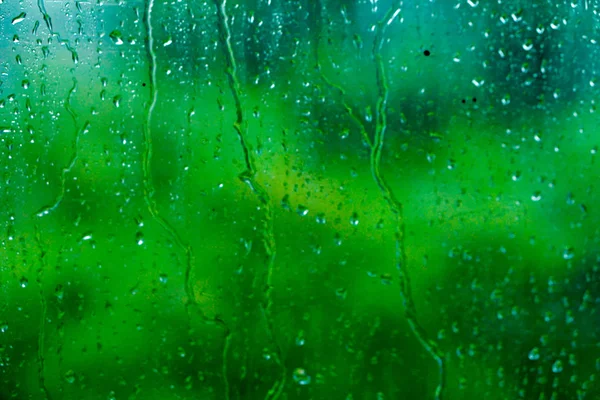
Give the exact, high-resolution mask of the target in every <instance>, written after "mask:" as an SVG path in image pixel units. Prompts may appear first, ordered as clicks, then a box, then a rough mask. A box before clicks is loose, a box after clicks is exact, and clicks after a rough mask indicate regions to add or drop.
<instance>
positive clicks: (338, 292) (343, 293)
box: [335, 288, 348, 300]
mask: <svg viewBox="0 0 600 400" xmlns="http://www.w3.org/2000/svg"><path fill="white" fill-rule="evenodd" d="M347 293H348V292H347V291H346V289H344V288H338V289H336V290H335V295H336V296H337V297H338V298H340V299H342V300H344V299H345V298H346V294H347Z"/></svg>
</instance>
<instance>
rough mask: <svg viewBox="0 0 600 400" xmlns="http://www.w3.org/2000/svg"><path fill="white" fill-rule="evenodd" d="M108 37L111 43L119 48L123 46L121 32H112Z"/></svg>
mask: <svg viewBox="0 0 600 400" xmlns="http://www.w3.org/2000/svg"><path fill="white" fill-rule="evenodd" d="M108 36H109V37H110V38H111V39H112V41H113V42H114V43H115V44H116V45H117V46H120V45H122V44H123V35H122V34H121V31H118V30H114V31H112V32H111V33H110V34H109V35H108Z"/></svg>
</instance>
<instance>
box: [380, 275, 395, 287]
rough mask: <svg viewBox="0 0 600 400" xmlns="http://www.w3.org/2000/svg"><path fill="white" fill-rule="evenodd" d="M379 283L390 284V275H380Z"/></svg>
mask: <svg viewBox="0 0 600 400" xmlns="http://www.w3.org/2000/svg"><path fill="white" fill-rule="evenodd" d="M381 283H383V284H384V285H391V284H392V275H390V274H382V275H381Z"/></svg>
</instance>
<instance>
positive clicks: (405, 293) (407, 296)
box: [370, 1, 446, 400]
mask: <svg viewBox="0 0 600 400" xmlns="http://www.w3.org/2000/svg"><path fill="white" fill-rule="evenodd" d="M399 13H400V2H399V1H396V2H395V4H393V5H392V7H391V8H390V10H388V12H387V13H386V15H385V16H384V18H383V19H382V20H381V21H379V22H378V24H377V28H376V29H377V30H376V34H375V40H374V42H373V58H374V61H375V69H376V72H375V73H376V80H377V89H378V92H379V93H378V99H377V108H376V115H377V120H376V127H375V137H374V140H373V146H372V147H371V158H370V162H371V172H372V174H373V179H374V180H375V183H376V184H377V186H378V187H379V190H380V191H381V194H382V195H383V197H384V199H385V201H386V202H387V203H388V205H389V207H390V210H391V211H392V213H393V214H394V218H395V219H396V223H395V234H394V236H395V242H396V254H395V259H396V266H397V268H398V273H399V281H400V294H401V296H402V300H403V302H404V312H405V314H406V319H407V321H408V324H409V326H410V327H411V330H412V331H413V333H414V335H415V337H416V338H417V339H418V340H419V342H420V343H421V345H422V346H423V348H424V349H425V350H427V352H428V353H429V354H430V355H431V357H433V359H434V360H435V361H436V363H437V364H438V369H439V382H438V385H437V388H436V391H435V399H436V400H441V398H442V393H443V390H444V386H445V373H446V372H445V365H444V356H443V354H442V352H441V350H440V349H439V347H438V345H437V343H436V342H435V341H434V340H432V339H429V338H428V337H427V333H426V332H425V329H424V328H423V327H422V326H421V324H420V323H419V321H418V319H417V312H416V307H415V304H414V300H413V296H412V291H411V284H410V277H409V274H408V270H407V259H406V252H405V223H404V215H403V205H402V203H401V202H400V201H399V200H398V199H397V198H396V196H395V195H394V192H393V191H392V189H391V188H390V186H389V185H388V183H387V182H386V180H385V179H384V177H383V175H382V174H381V169H380V163H381V152H382V150H383V144H384V140H385V133H386V129H387V102H388V93H389V88H388V86H387V80H386V77H385V68H384V64H383V60H382V56H381V47H382V44H383V40H384V35H385V30H386V28H387V26H389V25H390V24H391V23H392V22H393V21H394V19H395V18H396V17H397V16H398V14H399Z"/></svg>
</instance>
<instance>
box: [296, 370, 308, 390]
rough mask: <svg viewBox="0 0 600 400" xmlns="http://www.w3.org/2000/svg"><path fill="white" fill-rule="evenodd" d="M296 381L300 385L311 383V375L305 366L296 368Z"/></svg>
mask: <svg viewBox="0 0 600 400" xmlns="http://www.w3.org/2000/svg"><path fill="white" fill-rule="evenodd" d="M294 381H295V382H296V383H297V384H298V385H302V386H304V385H308V384H309V383H310V375H308V373H307V372H306V370H305V369H304V368H296V369H295V370H294Z"/></svg>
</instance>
